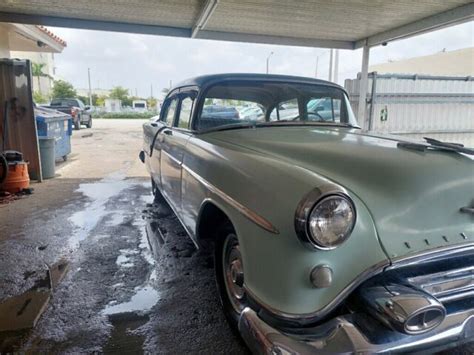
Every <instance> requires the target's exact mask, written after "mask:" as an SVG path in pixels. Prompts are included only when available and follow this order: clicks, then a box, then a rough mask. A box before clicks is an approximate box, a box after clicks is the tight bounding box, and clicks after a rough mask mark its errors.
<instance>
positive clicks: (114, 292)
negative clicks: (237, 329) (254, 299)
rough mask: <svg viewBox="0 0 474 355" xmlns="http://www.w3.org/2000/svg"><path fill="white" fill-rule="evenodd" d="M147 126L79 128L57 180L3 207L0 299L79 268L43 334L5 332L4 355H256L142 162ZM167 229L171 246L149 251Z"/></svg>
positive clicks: (49, 312) (49, 313)
mask: <svg viewBox="0 0 474 355" xmlns="http://www.w3.org/2000/svg"><path fill="white" fill-rule="evenodd" d="M143 122H144V121H140V120H95V121H94V127H93V128H92V129H82V130H80V131H74V133H73V137H72V144H73V153H72V154H71V155H70V156H69V159H68V161H67V162H65V163H60V164H58V166H57V175H56V178H54V179H51V180H47V181H45V182H43V183H41V184H38V183H36V184H33V185H32V186H33V187H34V189H35V190H34V193H33V195H31V196H27V197H24V198H22V199H20V200H17V201H14V202H13V203H10V204H8V205H0V270H1V272H0V301H2V300H4V299H6V298H7V297H10V296H15V295H18V294H20V293H22V292H24V291H26V290H28V289H30V288H31V287H33V286H34V285H35V284H37V283H38V280H40V279H42V278H44V277H45V275H46V270H47V265H51V264H53V263H55V262H56V261H58V260H60V259H61V258H65V259H66V260H68V261H69V271H68V273H67V274H66V277H65V278H64V279H63V280H62V281H61V282H60V284H59V285H58V287H57V288H56V290H55V291H54V293H53V297H52V298H51V301H50V302H49V304H48V306H47V308H46V311H45V313H44V314H43V315H42V317H41V318H40V320H39V322H38V324H37V325H36V327H35V328H34V329H32V330H31V331H26V332H10V333H8V332H7V333H0V353H3V352H9V351H19V352H30V353H38V352H40V353H91V352H106V353H118V352H120V353H143V352H146V353H162V354H169V353H173V354H181V353H185V352H186V353H206V354H213V353H219V354H221V353H231V354H241V353H246V352H247V350H246V348H245V346H244V345H243V344H242V343H241V342H240V340H239V339H238V338H237V337H236V336H235V335H234V334H233V333H232V332H231V330H230V329H229V327H228V325H227V323H226V321H225V319H224V316H223V315H222V312H221V310H220V305H219V301H218V299H217V296H216V292H215V284H214V278H213V267H212V258H210V257H209V255H206V254H202V253H201V252H198V251H196V249H195V248H194V246H193V245H192V243H191V242H190V241H189V239H188V238H187V236H186V234H185V232H184V230H183V229H182V228H181V227H180V225H179V223H178V221H177V219H176V217H174V215H173V214H172V213H171V211H170V210H169V208H168V207H167V206H166V205H164V204H160V203H159V202H155V201H153V199H152V196H151V194H150V182H149V177H148V175H147V173H146V170H145V168H144V166H143V165H142V163H141V162H140V161H139V160H138V152H139V150H140V149H141V142H142V139H141V125H142V124H143ZM157 228H159V229H160V230H161V231H162V232H163V233H164V237H165V238H164V239H165V243H164V244H163V245H162V246H161V247H154V248H150V244H149V242H148V240H147V231H148V235H149V236H150V240H151V242H152V243H151V244H152V245H154V246H158V244H157V243H156V241H157V239H156V236H155V234H156V233H157Z"/></svg>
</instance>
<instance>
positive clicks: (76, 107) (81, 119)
mask: <svg viewBox="0 0 474 355" xmlns="http://www.w3.org/2000/svg"><path fill="white" fill-rule="evenodd" d="M43 107H46V108H51V109H54V110H58V111H61V112H64V113H67V114H68V115H71V117H72V120H73V124H74V129H76V130H79V129H81V125H85V126H86V127H87V128H91V127H92V110H91V107H90V106H87V105H84V103H83V102H82V101H81V100H79V99H74V98H70V99H52V100H51V103H50V104H49V105H48V106H43Z"/></svg>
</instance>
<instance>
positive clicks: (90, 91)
mask: <svg viewBox="0 0 474 355" xmlns="http://www.w3.org/2000/svg"><path fill="white" fill-rule="evenodd" d="M87 78H88V80H89V106H92V88H91V68H87Z"/></svg>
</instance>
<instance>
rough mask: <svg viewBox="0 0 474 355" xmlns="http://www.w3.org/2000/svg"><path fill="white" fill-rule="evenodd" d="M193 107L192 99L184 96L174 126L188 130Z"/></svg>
mask: <svg viewBox="0 0 474 355" xmlns="http://www.w3.org/2000/svg"><path fill="white" fill-rule="evenodd" d="M193 106H194V98H192V97H190V96H186V97H183V98H182V99H181V107H180V110H179V116H178V122H177V124H176V126H177V127H179V128H185V129H188V128H189V122H190V121H191V113H192V111H193Z"/></svg>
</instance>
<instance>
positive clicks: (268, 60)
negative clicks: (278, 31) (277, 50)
mask: <svg viewBox="0 0 474 355" xmlns="http://www.w3.org/2000/svg"><path fill="white" fill-rule="evenodd" d="M272 55H273V52H270V54H269V55H268V57H267V74H268V73H269V68H268V66H269V64H270V57H271V56H272Z"/></svg>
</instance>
